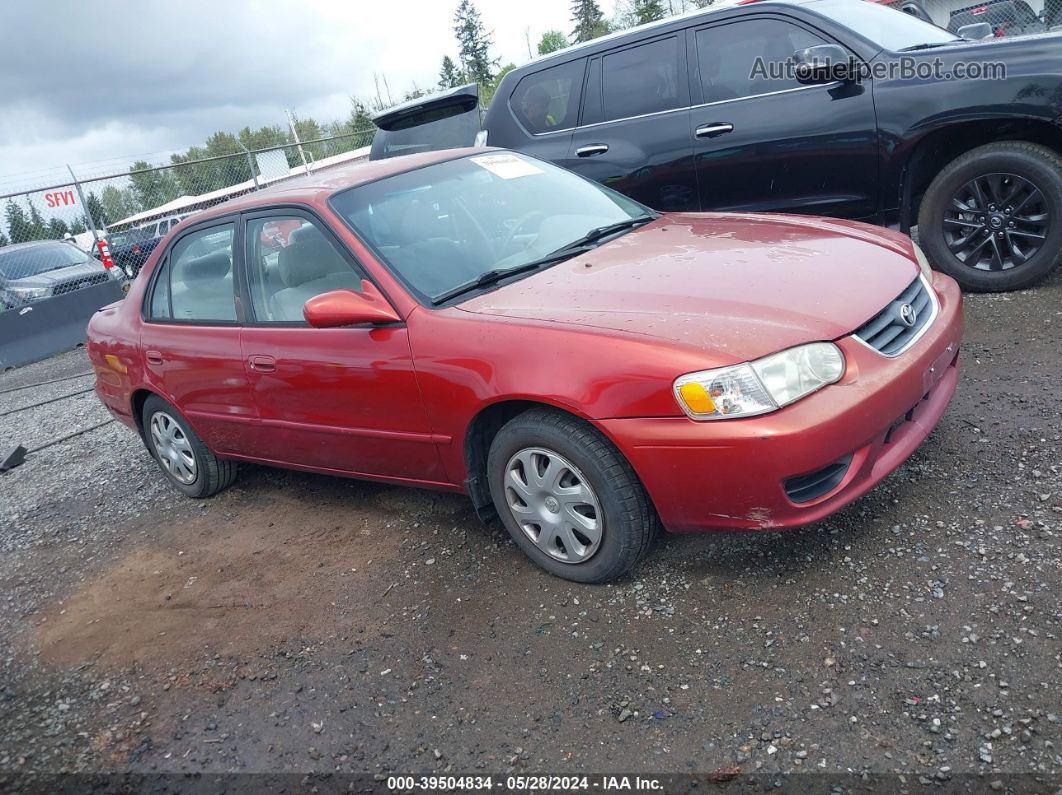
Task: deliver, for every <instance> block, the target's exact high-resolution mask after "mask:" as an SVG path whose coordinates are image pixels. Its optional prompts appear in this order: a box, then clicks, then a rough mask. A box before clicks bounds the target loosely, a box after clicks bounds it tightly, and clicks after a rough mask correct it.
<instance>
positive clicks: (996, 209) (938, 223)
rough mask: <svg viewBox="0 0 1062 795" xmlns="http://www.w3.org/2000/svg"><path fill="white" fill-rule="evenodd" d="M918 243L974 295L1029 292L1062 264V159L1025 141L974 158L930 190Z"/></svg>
mask: <svg viewBox="0 0 1062 795" xmlns="http://www.w3.org/2000/svg"><path fill="white" fill-rule="evenodd" d="M918 235H919V241H920V242H921V243H922V246H923V248H924V249H925V251H926V254H927V256H928V257H929V260H930V262H931V263H932V264H933V267H935V268H937V269H938V270H942V271H944V272H945V273H947V274H948V275H949V276H952V277H954V278H955V280H956V281H958V282H959V284H961V285H962V286H963V287H964V288H965V289H967V290H972V291H975V292H994V291H1001V290H1017V289H1021V288H1023V287H1028V286H1029V285H1031V284H1033V283H1035V282H1037V281H1039V280H1040V279H1042V278H1043V277H1044V276H1046V275H1047V274H1048V273H1049V272H1050V271H1051V269H1052V268H1054V266H1055V265H1056V264H1057V263H1058V261H1059V259H1060V257H1062V159H1060V158H1059V156H1058V155H1057V154H1056V153H1055V152H1053V151H1051V150H1050V149H1048V148H1046V147H1043V146H1039V145H1037V144H1030V143H1023V142H1017V141H1009V142H1004V143H997V144H989V145H987V146H982V147H979V148H977V149H974V150H973V151H970V152H967V153H966V154H965V155H963V156H961V157H959V158H957V159H955V160H954V161H952V162H951V163H949V164H948V165H947V166H945V167H944V169H943V170H942V171H941V172H940V174H938V175H937V177H936V179H934V180H933V182H932V184H930V186H929V189H928V190H927V191H926V193H925V196H924V198H923V199H922V206H921V208H920V210H919V214H918Z"/></svg>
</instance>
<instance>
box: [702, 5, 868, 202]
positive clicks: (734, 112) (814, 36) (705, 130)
mask: <svg viewBox="0 0 1062 795" xmlns="http://www.w3.org/2000/svg"><path fill="white" fill-rule="evenodd" d="M687 35H688V37H689V41H688V43H689V51H690V79H691V87H692V90H693V95H694V106H693V108H692V110H691V112H690V126H691V129H690V132H691V133H692V135H693V146H694V151H695V154H696V162H697V181H698V185H699V191H700V201H701V209H702V210H751V211H757V210H778V211H787V212H798V213H810V214H813V215H834V216H840V217H846V218H864V217H868V216H871V215H873V214H874V213H875V212H876V211H877V209H878V202H877V185H878V146H877V122H876V117H875V113H874V101H873V97H872V91H871V86H870V83H869V81H864V82H863V83H851V84H842V83H831V84H828V85H814V86H803V85H801V84H799V83H798V82H797V81H796V80H795V79H794V78H793V77H791V76H790V75H789V74H788V73H787V70H786V62H787V61H790V59H791V58H792V56H793V53H794V52H796V51H797V50H798V49H804V48H806V47H812V46H815V45H818V44H824V43H831V44H832V43H836V42H827V40H826V39H825V37H824V36H823V35H822V34H820V33H819V32H817V31H813V30H811V29H810V28H808V27H805V26H803V25H801V24H798V23H797V22H795V21H793V20H790V19H785V18H782V17H758V18H756V19H747V20H740V21H737V22H727V23H718V24H715V25H709V26H705V27H700V28H696V29H693V30H690V31H688V32H687Z"/></svg>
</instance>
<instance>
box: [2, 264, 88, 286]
mask: <svg viewBox="0 0 1062 795" xmlns="http://www.w3.org/2000/svg"><path fill="white" fill-rule="evenodd" d="M101 270H103V266H102V265H101V264H100V263H99V262H86V263H84V264H82V265H70V266H68V267H66V268H58V269H57V270H54V271H45V272H44V273H35V274H34V275H32V276H24V277H22V278H21V279H9V280H8V281H7V282H5V286H6V287H9V288H17V289H30V288H33V287H55V286H56V285H57V284H62V283H63V282H69V281H73V280H76V279H79V278H82V277H84V276H98V275H99V273H100V271H101Z"/></svg>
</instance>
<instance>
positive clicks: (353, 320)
mask: <svg viewBox="0 0 1062 795" xmlns="http://www.w3.org/2000/svg"><path fill="white" fill-rule="evenodd" d="M302 315H303V317H305V318H306V322H307V323H309V324H310V325H311V326H313V327H314V328H336V327H337V326H356V325H361V324H364V323H373V324H376V323H398V322H400V321H401V320H402V318H401V317H399V316H398V313H397V312H395V310H394V309H392V308H391V305H390V304H389V303H387V299H385V298H384V297H383V296H382V295H381V294H380V291H379V290H377V289H376V287H375V286H373V284H372V282H370V281H366V280H362V282H361V292H360V293H356V292H354V291H353V290H332V292H330V293H321V294H320V295H315V296H314V297H313V298H311V299H310V300H309V301H307V302H306V303H305V304H304V305H303V307H302Z"/></svg>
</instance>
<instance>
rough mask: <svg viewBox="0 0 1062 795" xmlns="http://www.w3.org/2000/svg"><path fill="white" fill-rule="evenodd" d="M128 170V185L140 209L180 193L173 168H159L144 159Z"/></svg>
mask: <svg viewBox="0 0 1062 795" xmlns="http://www.w3.org/2000/svg"><path fill="white" fill-rule="evenodd" d="M129 170H130V171H132V174H131V175H130V177H129V183H130V187H131V189H132V191H133V196H134V198H135V199H136V202H137V204H138V205H139V206H140V208H141V209H144V210H149V209H151V208H152V207H158V206H159V205H160V204H165V203H166V202H169V201H173V200H174V199H176V198H177V197H178V196H180V195H181V189H180V186H179V185H178V184H177V180H176V179H175V178H174V175H173V169H159V168H155V167H154V166H152V165H151V164H150V163H148V162H146V161H144V160H137V161H136V162H135V163H133V165H132V166H130V167H129ZM119 220H120V219H119Z"/></svg>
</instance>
